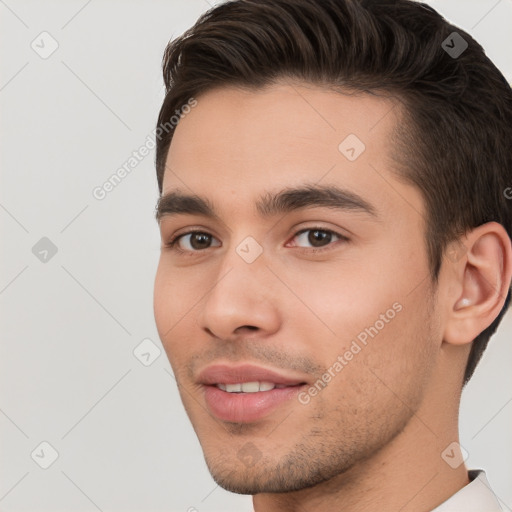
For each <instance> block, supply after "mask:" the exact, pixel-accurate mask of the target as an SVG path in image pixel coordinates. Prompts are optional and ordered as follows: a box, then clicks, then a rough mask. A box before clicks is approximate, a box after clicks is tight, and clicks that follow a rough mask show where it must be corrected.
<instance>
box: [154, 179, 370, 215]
mask: <svg viewBox="0 0 512 512" xmlns="http://www.w3.org/2000/svg"><path fill="white" fill-rule="evenodd" d="M305 208H331V209H335V210H342V211H354V212H358V213H365V214H367V215H371V216H373V217H376V218H378V215H377V210H376V208H375V207H374V206H373V205H371V204H370V203H369V202H368V201H366V200H365V199H363V198H362V197H361V196H359V195H358V194H356V193H355V192H352V191H350V190H347V189H343V188H340V187H338V186H336V185H304V186H301V187H296V188H286V189H284V190H281V191H279V192H277V193H271V192H267V193H265V194H264V195H262V196H261V197H260V198H259V200H258V201H257V202H256V210H257V212H258V213H259V215H260V216H261V217H264V218H267V217H272V216H276V215H282V214H285V213H290V212H292V211H295V210H302V209H305ZM173 215H202V216H205V217H208V218H212V219H213V218H217V217H218V215H217V213H216V211H215V207H214V205H213V204H212V203H211V202H210V201H209V200H208V198H205V197H201V196H198V195H195V194H184V193H183V192H181V191H179V190H174V191H172V192H168V193H166V194H163V195H162V196H161V197H160V198H159V200H158V202H157V205H156V209H155V217H156V220H157V221H160V220H161V219H162V218H163V217H167V216H173Z"/></svg>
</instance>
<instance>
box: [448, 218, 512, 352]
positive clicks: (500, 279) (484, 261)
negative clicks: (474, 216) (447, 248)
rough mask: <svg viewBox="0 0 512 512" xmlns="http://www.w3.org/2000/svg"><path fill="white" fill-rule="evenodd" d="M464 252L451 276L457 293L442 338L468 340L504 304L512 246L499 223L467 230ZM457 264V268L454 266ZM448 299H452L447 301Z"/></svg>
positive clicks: (511, 272)
mask: <svg viewBox="0 0 512 512" xmlns="http://www.w3.org/2000/svg"><path fill="white" fill-rule="evenodd" d="M465 245H466V248H467V252H466V254H465V255H464V257H463V258H462V259H460V260H459V261H457V262H452V263H448V264H451V265H453V266H455V269H454V270H455V271H454V272H453V274H452V277H451V279H452V280H456V281H458V282H457V283H452V284H454V286H452V289H454V290H458V292H457V296H454V297H452V298H451V299H450V301H449V303H448V307H449V311H448V318H447V322H446V326H445V332H444V341H445V342H447V343H451V344H455V345H463V344H467V343H471V342H472V341H473V340H474V339H475V338H476V337H477V336H478V335H479V334H480V333H481V332H482V331H484V330H485V329H486V328H487V327H489V325H491V323H492V322H493V321H494V319H495V318H496V317H497V316H498V314H499V312H500V311H501V309H502V308H503V305H504V303H505V299H506V297H507V294H508V291H509V289H510V281H511V276H512V248H511V241H510V238H509V237H508V234H507V232H506V231H505V229H504V228H503V226H501V225H500V224H498V223H496V222H489V223H487V224H483V225H481V226H478V227H477V228H475V229H474V230H472V231H471V232H470V233H468V234H467V236H466V240H465ZM457 267H458V268H457ZM450 302H451V303H450Z"/></svg>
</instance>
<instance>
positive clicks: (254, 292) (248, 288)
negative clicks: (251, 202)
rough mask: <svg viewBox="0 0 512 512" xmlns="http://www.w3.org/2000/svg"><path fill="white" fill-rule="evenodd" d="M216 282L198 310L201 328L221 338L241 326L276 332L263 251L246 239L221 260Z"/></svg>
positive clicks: (274, 314)
mask: <svg viewBox="0 0 512 512" xmlns="http://www.w3.org/2000/svg"><path fill="white" fill-rule="evenodd" d="M216 276H217V277H216V281H215V283H214V284H213V287H212V289H211V291H210V292H209V293H208V294H207V296H206V297H205V300H204V301H203V306H202V324H203V327H205V328H208V329H209V330H210V331H211V332H212V333H214V334H215V335H216V336H219V337H221V338H229V337H231V336H233V333H234V332H235V331H236V329H237V328H239V327H242V326H251V327H257V328H259V329H262V330H266V331H272V330H274V329H276V328H277V324H278V312H277V304H276V302H275V301H274V300H272V297H271V295H270V293H269V291H270V290H269V286H268V285H269V272H268V269H267V268H266V266H265V259H264V256H263V249H262V247H261V245H260V244H259V243H258V242H257V241H256V240H255V239H254V238H252V237H247V238H245V239H243V240H242V242H240V243H239V244H237V245H236V246H233V247H232V248H230V250H229V251H228V252H227V253H226V254H225V255H224V256H223V259H222V263H220V264H219V266H218V271H217V274H216Z"/></svg>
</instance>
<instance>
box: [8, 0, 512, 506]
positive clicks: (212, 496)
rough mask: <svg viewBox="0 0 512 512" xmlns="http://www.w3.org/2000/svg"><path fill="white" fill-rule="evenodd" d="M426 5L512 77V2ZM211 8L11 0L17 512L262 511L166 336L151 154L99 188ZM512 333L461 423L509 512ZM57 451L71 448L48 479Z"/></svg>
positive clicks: (466, 402) (148, 126)
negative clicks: (189, 399) (171, 43)
mask: <svg viewBox="0 0 512 512" xmlns="http://www.w3.org/2000/svg"><path fill="white" fill-rule="evenodd" d="M429 3H430V4H432V5H433V6H434V7H435V8H437V9H438V10H439V11H440V12H441V13H442V14H444V15H445V16H446V17H447V18H448V19H449V20H450V21H452V22H454V23H455V24H458V25H459V26H461V27H462V28H463V29H465V30H467V31H469V32H470V33H471V34H472V35H473V36H474V37H475V38H476V39H477V40H478V41H479V42H480V43H481V44H482V45H483V46H484V47H485V49H486V51H487V52H488V54H489V56H490V57H491V58H492V59H493V60H494V62H495V63H496V64H497V66H498V67H499V68H500V69H501V70H502V71H503V73H504V74H505V75H506V76H507V78H508V79H509V80H510V81H512V62H511V57H510V48H511V47H512V31H511V30H510V28H511V26H512V0H501V1H497V0H488V1H487V0H478V1H477V0H473V1H467V0H465V1H462V0H460V1H456V0H438V1H432V2H429ZM211 5H213V4H209V3H207V2H206V1H205V0H180V1H178V0H165V1H162V0H159V1H152V2H143V1H138V2H136V1H133V0H132V1H124V2H121V1H117V2H115V1H113V0H101V1H100V0H89V1H85V0H73V1H55V0H54V1H45V2H41V1H35V0H31V1H21V0H18V1H15V0H5V1H4V0H0V20H1V22H0V23H1V26H0V38H1V44H0V48H1V50H0V51H1V54H2V65H1V77H0V105H1V130H2V132H1V138H2V152H1V169H2V186H1V188H0V223H1V237H2V238H1V239H2V250H1V256H2V260H1V265H0V306H1V320H2V331H1V332H2V335H1V356H0V361H1V367H0V376H1V377H0V378H1V388H0V389H1V394H0V412H1V414H0V429H1V434H0V435H1V453H2V456H1V473H0V510H1V511H3V512H14V511H52V512H56V511H96V510H101V511H115V512H118V511H119V512H121V511H123V512H129V511H187V510H188V511H193V510H197V511H199V512H203V511H204V512H206V511H224V512H226V511H243V510H247V511H249V510H252V505H251V500H250V498H249V497H245V496H237V495H232V494H229V493H227V492H226V491H224V490H223V489H221V488H219V487H218V486H217V485H216V484H215V483H214V482H213V480H212V479H211V477H210V476H209V473H208V471H207V469H206V466H205V463H204V461H203V457H202V452H201V450H200V446H199V443H198V441H197V439H196V437H195V434H194V432H193V430H192V428H191V426H190V424H189V422H188V419H187V417H186V415H185V413H184V411H183V408H182V405H181V402H180V399H179V396H178V393H177V390H176V386H175V381H174V379H173V376H172V372H171V369H170V366H169V363H168V361H167V359H166V356H165V353H164V352H163V349H162V347H161V344H160V342H159V340H158V335H157V331H156V328H155V325H154V319H153V310H152V287H153V279H154V274H155V269H156V265H157V261H158V256H159V235H158V230H157V225H156V222H155V221H154V219H153V211H154V206H155V202H156V200H157V185H156V179H155V172H154V166H153V158H154V152H153V151H151V152H150V154H149V155H148V156H146V157H145V158H144V159H142V160H141V161H140V162H138V163H137V165H136V166H134V167H133V169H132V171H131V172H130V174H128V175H127V176H126V177H125V179H124V180H123V181H122V182H121V183H120V184H119V185H118V186H117V187H116V188H115V189H114V190H112V191H111V192H110V193H108V194H107V196H106V197H105V198H104V199H103V200H98V199H96V198H95V197H94V196H93V193H92V191H93V190H94V188H95V187H97V186H101V185H102V183H104V182H105V181H106V180H107V179H108V178H109V177H110V176H111V175H112V174H113V173H114V172H115V171H116V170H117V169H118V168H119V167H121V166H122V165H123V164H124V163H125V162H127V161H128V159H129V158H130V156H131V155H132V152H133V151H136V150H138V149H139V148H140V147H141V146H143V145H144V144H148V145H149V143H147V142H146V141H147V140H148V139H147V137H148V135H151V132H152V130H153V129H154V125H155V122H156V117H157V114H158V110H159V108H160V104H161V101H162V99H163V84H162V79H161V69H160V63H161V57H162V53H163V50H164V48H165V45H166V43H167V41H168V40H169V39H170V38H172V37H175V36H177V35H179V34H180V33H182V32H183V31H184V30H185V29H186V28H188V27H189V26H190V25H192V24H193V23H194V21H195V20H196V19H197V17H198V16H199V15H200V14H201V13H202V12H204V11H205V10H207V9H208V8H209V7H210V6H211ZM42 32H47V34H43V35H41V33H42ZM57 44H58V47H57V48H56V49H55V51H54V52H53V53H52V54H51V55H47V54H48V53H50V52H51V50H53V47H54V46H56V45H57ZM31 45H32V46H31ZM43 57H45V58H43ZM510 185H511V186H512V184H510ZM43 237H46V238H47V239H48V240H46V239H45V240H42V241H41V239H42V238H43ZM34 246H35V248H34ZM55 250H56V251H57V252H56V253H55V254H53V253H54V252H55ZM511 334H512V317H511V316H510V314H508V316H507V317H506V318H505V321H504V323H503V324H502V326H501V328H500V332H499V334H498V335H496V336H495V337H494V338H493V339H492V340H491V343H490V347H489V349H488V351H487V353H486V354H485V356H484V358H483V361H482V362H481V364H480V366H479V368H478V370H477V373H476V375H475V377H474V378H473V380H472V381H471V383H470V384H469V385H468V387H467V389H466V390H465V392H464V394H463V398H462V407H461V415H460V422H461V426H460V430H461V444H462V446H463V447H464V448H465V449H466V450H467V451H468V452H469V459H468V461H467V466H468V467H469V468H484V469H486V471H487V474H488V478H489V480H490V481H491V484H492V485H493V487H494V490H495V492H496V494H497V495H498V497H499V498H500V499H501V501H502V506H503V509H504V510H512V485H511V482H512V440H511V436H510V432H511V426H512V403H511V402H512V385H511V384H512V372H510V362H511V361H512V344H511V343H510V338H511ZM148 339H149V340H150V341H148ZM143 340H146V341H144V344H143V345H142V346H141V347H140V348H139V349H137V348H136V347H138V346H139V345H140V344H141V342H143ZM159 349H160V351H161V352H160V354H159V352H158V350H159ZM134 350H135V353H136V354H139V358H137V357H136V355H135V354H134ZM140 354H148V355H144V356H141V355H140ZM43 442H45V443H49V444H50V445H51V447H53V449H54V450H55V451H56V453H57V454H58V457H57V458H56V460H55V461H54V462H53V463H52V464H51V465H50V466H49V467H48V468H47V469H43V467H41V466H44V465H47V464H49V463H50V462H52V448H50V447H49V446H48V445H47V444H43V445H41V443H43ZM54 457H55V455H54Z"/></svg>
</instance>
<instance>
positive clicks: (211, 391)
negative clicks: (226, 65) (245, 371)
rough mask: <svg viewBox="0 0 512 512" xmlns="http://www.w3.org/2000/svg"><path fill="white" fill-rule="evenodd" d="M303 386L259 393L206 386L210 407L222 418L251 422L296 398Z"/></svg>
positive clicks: (236, 421) (206, 397)
mask: <svg viewBox="0 0 512 512" xmlns="http://www.w3.org/2000/svg"><path fill="white" fill-rule="evenodd" d="M302 387H303V386H302V385H300V386H289V387H286V388H279V389H278V388H274V389H272V390H270V391H258V392H257V393H228V392H227V391H222V389H219V388H218V387H217V386H205V399H206V404H207V406H208V409H209V410H210V411H211V412H212V413H213V415H214V416H216V417H217V418H219V419H220V420H222V421H229V422H233V423H251V422H254V421H257V420H259V419H261V418H264V417H265V416H267V415H269V414H270V413H271V412H272V411H274V410H275V409H276V408H278V407H279V406H280V405H282V404H283V403H285V402H287V401H289V400H292V399H293V398H296V397H297V395H298V393H299V391H300V390H301V389H302Z"/></svg>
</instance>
